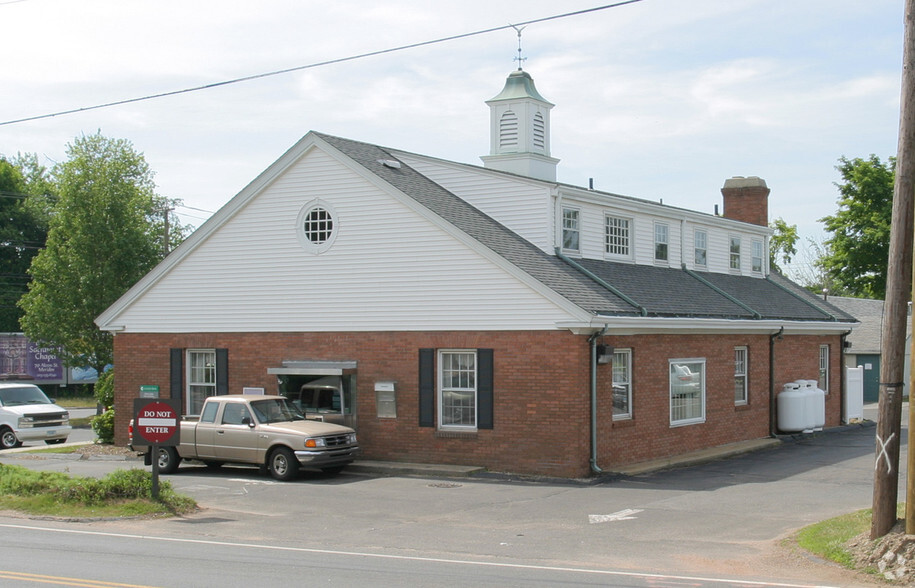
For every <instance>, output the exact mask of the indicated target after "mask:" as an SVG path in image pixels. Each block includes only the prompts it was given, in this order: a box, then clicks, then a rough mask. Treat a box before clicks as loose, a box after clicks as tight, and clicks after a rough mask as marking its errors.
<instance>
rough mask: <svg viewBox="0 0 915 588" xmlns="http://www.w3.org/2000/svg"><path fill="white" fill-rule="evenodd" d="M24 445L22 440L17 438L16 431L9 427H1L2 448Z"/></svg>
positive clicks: (0, 442) (0, 447) (0, 444)
mask: <svg viewBox="0 0 915 588" xmlns="http://www.w3.org/2000/svg"><path fill="white" fill-rule="evenodd" d="M20 445H22V442H21V441H20V440H19V439H17V438H16V433H14V432H13V430H12V429H10V428H9V427H3V428H2V429H0V449H15V448H17V447H19V446H20Z"/></svg>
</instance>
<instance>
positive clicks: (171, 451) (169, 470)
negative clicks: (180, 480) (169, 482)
mask: <svg viewBox="0 0 915 588" xmlns="http://www.w3.org/2000/svg"><path fill="white" fill-rule="evenodd" d="M180 463H181V456H180V455H178V452H177V451H175V448H174V447H160V448H159V473H160V474H174V473H175V472H176V471H177V470H178V464H180Z"/></svg>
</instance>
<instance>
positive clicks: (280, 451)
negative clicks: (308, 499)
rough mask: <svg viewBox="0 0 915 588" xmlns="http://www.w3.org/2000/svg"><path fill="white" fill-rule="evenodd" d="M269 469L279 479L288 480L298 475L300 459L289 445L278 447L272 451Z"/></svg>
mask: <svg viewBox="0 0 915 588" xmlns="http://www.w3.org/2000/svg"><path fill="white" fill-rule="evenodd" d="M267 469H268V470H269V471H270V475H271V476H273V477H274V478H276V479H277V480H280V481H281V482H288V481H289V480H292V479H294V478H295V477H296V476H298V474H299V461H298V460H297V459H296V458H295V455H294V454H293V453H292V451H291V450H290V449H289V448H288V447H277V448H276V449H274V450H273V452H271V453H270V457H269V458H268V460H267Z"/></svg>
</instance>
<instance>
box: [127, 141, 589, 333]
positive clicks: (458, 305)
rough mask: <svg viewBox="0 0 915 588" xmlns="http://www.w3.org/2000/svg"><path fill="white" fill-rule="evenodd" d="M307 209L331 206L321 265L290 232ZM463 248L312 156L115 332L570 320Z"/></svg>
mask: <svg viewBox="0 0 915 588" xmlns="http://www.w3.org/2000/svg"><path fill="white" fill-rule="evenodd" d="M315 199H321V200H322V201H325V202H328V203H330V204H331V205H333V207H334V210H335V214H336V216H337V223H338V226H337V236H336V240H335V242H334V245H333V247H331V248H330V249H329V250H328V251H326V252H324V253H322V254H321V255H314V254H312V253H309V252H307V251H305V250H304V249H303V248H302V246H301V243H300V241H299V239H298V237H297V227H296V226H295V224H296V223H295V221H296V218H297V215H298V214H299V212H300V210H301V209H302V207H303V206H305V205H306V204H307V203H308V202H311V201H313V200H315ZM407 203H408V202H407ZM417 206H418V205H417ZM391 227H396V228H397V230H396V231H392V230H391ZM472 244H473V243H472V242H467V243H465V242H463V241H459V240H458V238H457V237H455V236H452V235H451V234H448V233H447V232H446V231H445V230H444V228H442V227H440V226H439V225H438V224H436V223H435V222H434V219H432V220H430V219H427V218H426V217H424V216H421V215H420V214H419V213H418V212H417V211H416V210H414V209H413V208H411V207H409V206H407V204H405V203H404V202H402V201H400V200H398V199H396V198H394V197H393V196H391V195H389V194H388V193H386V192H384V191H382V190H381V189H379V188H378V187H376V186H375V185H374V184H373V183H371V182H369V181H367V180H365V179H363V178H362V177H361V176H358V175H356V174H355V173H354V172H353V171H352V169H351V168H349V167H348V166H346V165H343V164H342V163H340V162H338V161H337V160H336V159H335V158H333V157H331V156H330V155H328V154H326V153H324V152H323V151H320V150H317V149H315V150H312V151H310V152H309V153H308V154H307V155H305V156H304V157H303V158H301V159H300V160H298V161H297V162H296V163H294V164H293V165H292V166H290V168H289V169H287V170H286V171H285V173H283V174H282V175H281V176H280V177H278V178H277V179H276V180H274V181H273V182H272V183H271V184H270V185H269V186H268V187H267V188H265V189H264V190H263V191H262V192H261V193H260V194H259V195H258V196H257V197H256V198H254V199H252V200H251V201H250V202H249V203H248V204H247V205H246V206H245V207H244V208H242V209H240V210H239V211H238V212H237V213H236V214H235V216H234V217H233V218H231V219H230V220H228V221H226V222H225V224H223V225H222V226H221V227H220V228H219V230H218V231H215V232H213V233H211V234H210V235H209V236H208V237H207V239H206V240H205V241H203V242H201V243H200V244H199V245H198V246H197V248H196V249H194V250H193V251H192V252H191V253H190V254H189V255H187V256H186V257H185V258H184V259H182V260H181V262H180V263H179V264H178V265H176V266H174V267H173V268H172V269H171V270H170V271H169V272H168V273H167V274H166V275H164V276H163V277H162V278H161V279H160V280H159V281H158V282H157V283H156V284H155V285H154V286H153V287H152V288H150V289H149V290H148V291H146V292H145V293H144V294H142V295H141V296H140V297H139V298H138V299H137V300H135V301H134V303H133V305H132V306H130V307H128V308H127V309H126V310H125V311H123V312H122V313H121V315H120V316H118V318H117V321H118V323H120V324H123V325H125V332H130V331H133V332H269V331H277V332H298V331H305V332H319V331H341V330H352V331H402V330H449V329H461V330H464V329H471V330H484V331H485V330H502V329H549V330H552V329H555V325H556V323H557V322H562V321H568V320H572V319H573V318H578V316H579V315H576V314H570V313H571V312H573V311H572V310H571V309H570V308H567V307H566V306H563V305H562V304H563V303H562V301H561V300H559V299H558V297H552V296H551V293H549V292H546V293H544V292H541V291H538V290H535V289H534V287H533V286H532V285H529V284H527V283H525V282H523V281H521V278H523V276H519V277H515V276H514V275H511V274H510V273H507V271H506V269H505V267H504V266H503V265H500V264H498V263H497V261H498V260H493V259H489V258H487V257H485V256H484V255H483V252H478V251H477V250H474V249H472ZM173 255H174V253H173ZM355 265H359V266H361V267H363V268H365V271H363V272H360V273H358V274H357V273H354V272H353V271H352V268H353V267H354V266H355ZM306 267H307V268H308V271H307V272H305V271H301V268H306ZM373 268H374V269H373ZM420 268H421V269H422V271H418V270H419V269H420ZM455 275H460V276H462V279H460V280H455V279H454V276H455ZM201 284H205V285H206V287H205V288H201Z"/></svg>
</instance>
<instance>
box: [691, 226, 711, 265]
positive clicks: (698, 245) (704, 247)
mask: <svg viewBox="0 0 915 588" xmlns="http://www.w3.org/2000/svg"><path fill="white" fill-rule="evenodd" d="M693 243H694V249H695V256H694V259H693V261H694V262H695V263H696V267H705V266H706V265H708V233H706V232H705V231H700V230H699V229H696V232H695V233H693Z"/></svg>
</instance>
